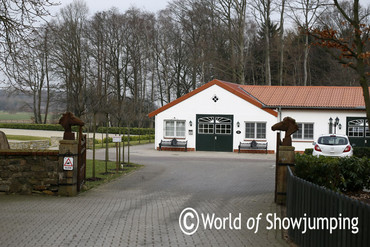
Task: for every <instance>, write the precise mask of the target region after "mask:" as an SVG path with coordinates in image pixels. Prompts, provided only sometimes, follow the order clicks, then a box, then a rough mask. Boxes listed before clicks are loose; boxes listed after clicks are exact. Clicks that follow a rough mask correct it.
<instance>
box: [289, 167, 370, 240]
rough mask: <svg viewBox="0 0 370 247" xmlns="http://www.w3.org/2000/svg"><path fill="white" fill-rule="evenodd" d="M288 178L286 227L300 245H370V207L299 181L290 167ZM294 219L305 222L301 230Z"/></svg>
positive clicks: (290, 235)
mask: <svg viewBox="0 0 370 247" xmlns="http://www.w3.org/2000/svg"><path fill="white" fill-rule="evenodd" d="M287 179H288V183H287V204H286V205H287V218H288V219H289V220H290V223H289V222H287V220H285V225H286V226H287V225H288V223H289V224H290V226H289V228H288V229H289V230H288V232H289V237H290V238H291V239H292V240H293V241H294V242H295V243H296V244H298V245H299V246H315V247H316V246H325V247H326V246H335V247H337V246H338V247H340V246H350V247H352V246H356V247H360V246H364V247H365V246H366V247H368V246H370V205H368V204H365V203H363V202H360V201H358V200H354V199H351V198H349V197H347V196H344V195H342V194H340V193H337V192H334V191H331V190H328V189H326V188H323V187H320V186H318V185H316V184H313V183H310V182H307V181H305V180H303V179H301V178H298V177H296V176H295V175H294V174H293V173H292V171H291V169H290V168H289V167H288V176H287ZM294 220H296V222H298V220H301V225H300V227H298V225H297V224H295V225H294V226H293V224H292V222H294ZM282 224H283V227H284V221H283V223H282ZM304 226H306V231H304V230H305V229H304ZM310 228H311V229H310Z"/></svg>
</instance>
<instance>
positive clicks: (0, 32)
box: [0, 0, 54, 69]
mask: <svg viewBox="0 0 370 247" xmlns="http://www.w3.org/2000/svg"><path fill="white" fill-rule="evenodd" d="M53 5H54V3H53V2H52V1H50V0H32V1H30V0H25V1H18V0H2V1H0V62H1V63H2V64H0V69H4V65H6V63H11V61H9V59H12V60H16V59H17V58H19V56H18V54H17V49H18V48H19V44H20V43H21V42H23V45H25V44H27V42H25V41H26V40H28V39H29V38H30V37H31V34H32V32H33V31H34V29H35V24H36V23H37V22H39V21H40V19H43V18H44V17H46V16H49V15H50V14H49V12H48V10H47V7H50V6H53ZM13 62H15V61H13Z"/></svg>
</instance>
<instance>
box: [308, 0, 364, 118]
mask: <svg viewBox="0 0 370 247" xmlns="http://www.w3.org/2000/svg"><path fill="white" fill-rule="evenodd" d="M333 1H334V6H335V8H336V9H337V10H338V11H339V14H340V16H341V17H342V18H343V19H344V21H343V22H342V23H341V25H340V26H342V27H341V28H338V27H340V26H337V29H335V26H334V25H333V26H328V25H325V26H324V27H323V28H316V29H313V30H312V32H311V34H312V35H313V36H314V37H316V38H317V40H318V43H317V44H318V45H321V46H322V47H325V48H327V51H328V52H329V53H330V54H331V55H332V56H333V57H334V58H335V59H337V60H338V62H339V63H341V64H343V65H344V66H345V67H349V68H351V69H352V70H354V71H355V73H356V75H357V77H358V83H359V84H360V86H361V88H362V91H363V96H364V101H365V107H366V115H367V119H368V122H369V123H370V95H369V81H368V77H369V75H370V69H369V59H370V52H369V51H368V45H369V36H370V25H369V14H370V12H369V9H368V8H367V9H362V8H361V6H360V4H359V0H353V1H351V5H350V6H348V5H346V3H339V2H338V1H337V0H333ZM345 26H346V27H347V28H345V29H343V27H345Z"/></svg>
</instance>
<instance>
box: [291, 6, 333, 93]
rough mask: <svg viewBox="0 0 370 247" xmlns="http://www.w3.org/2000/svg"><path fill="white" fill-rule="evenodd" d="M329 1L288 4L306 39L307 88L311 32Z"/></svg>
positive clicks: (304, 63) (304, 72)
mask: <svg viewBox="0 0 370 247" xmlns="http://www.w3.org/2000/svg"><path fill="white" fill-rule="evenodd" d="M326 3H327V0H297V1H293V2H288V6H289V8H290V16H291V18H292V19H293V20H294V21H295V23H296V24H297V25H298V26H299V27H300V28H301V29H302V31H303V33H304V37H305V41H304V60H303V85H304V86H307V84H308V76H309V68H308V59H309V52H310V44H309V30H310V29H311V28H312V27H313V26H314V25H315V24H316V22H317V20H318V19H319V17H320V15H322V13H324V11H325V9H326Z"/></svg>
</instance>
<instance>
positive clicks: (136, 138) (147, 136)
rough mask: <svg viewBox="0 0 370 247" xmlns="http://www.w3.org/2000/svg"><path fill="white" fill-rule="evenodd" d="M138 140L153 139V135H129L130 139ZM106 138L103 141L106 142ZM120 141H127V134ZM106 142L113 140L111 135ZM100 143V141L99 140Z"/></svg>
mask: <svg viewBox="0 0 370 247" xmlns="http://www.w3.org/2000/svg"><path fill="white" fill-rule="evenodd" d="M139 139H140V140H153V139H154V135H141V136H138V135H136V136H130V141H139ZM106 140H107V139H106V138H103V143H105V142H106ZM122 141H125V142H127V141H128V136H122ZM108 142H109V143H110V142H113V138H112V137H108ZM99 143H101V141H100V142H99Z"/></svg>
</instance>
